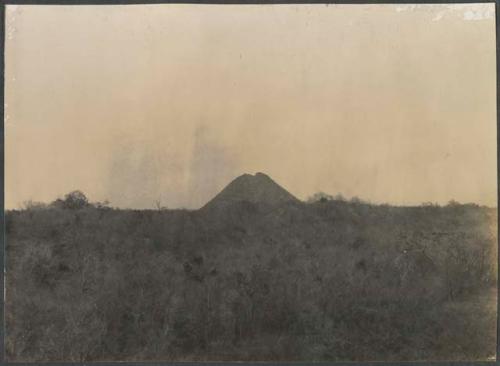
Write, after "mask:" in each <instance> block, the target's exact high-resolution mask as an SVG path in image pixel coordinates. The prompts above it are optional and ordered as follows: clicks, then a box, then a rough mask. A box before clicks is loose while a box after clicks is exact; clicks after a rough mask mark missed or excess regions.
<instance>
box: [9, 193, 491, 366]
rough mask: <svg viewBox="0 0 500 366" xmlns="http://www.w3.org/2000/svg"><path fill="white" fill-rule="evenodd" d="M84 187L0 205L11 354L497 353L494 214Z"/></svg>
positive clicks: (272, 357)
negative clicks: (94, 199) (153, 196)
mask: <svg viewBox="0 0 500 366" xmlns="http://www.w3.org/2000/svg"><path fill="white" fill-rule="evenodd" d="M80 193H81V192H80ZM80 193H78V194H75V193H72V194H69V195H67V196H66V197H65V198H64V199H62V200H59V201H56V202H57V203H54V204H51V205H34V206H33V205H31V206H29V205H27V206H26V207H25V208H24V209H23V210H13V211H9V212H7V214H6V235H7V246H6V255H7V257H6V258H7V274H6V281H7V282H6V291H7V293H6V321H7V334H6V351H7V358H8V359H9V360H10V361H36V362H41V361H98V360H102V361H105V360H128V361H133V360H141V361H145V360H158V361H208V360H210V361H219V360H220V361H230V360H232V361H234V360H240V361H260V360H266V361H341V360H350V361H367V360H370V361H373V360H384V361H391V360H394V361H406V360H478V359H486V358H487V357H489V356H491V355H494V353H495V348H496V283H497V277H496V273H497V267H496V263H497V262H496V258H497V256H496V253H497V244H496V243H497V228H496V223H497V211H496V209H490V208H486V207H480V206H477V205H461V204H456V203H453V204H450V205H447V206H444V207H440V206H437V205H434V204H428V205H423V206H420V207H391V206H388V205H384V206H377V205H372V204H366V203H363V202H362V201H359V200H355V201H352V202H350V201H349V202H348V201H345V200H343V199H330V198H329V197H326V198H325V196H322V195H319V196H318V197H319V199H317V200H311V202H310V203H303V202H287V203H283V204H281V205H279V206H268V205H265V204H259V203H251V202H245V201H242V202H235V203H233V204H232V205H230V206H227V207H224V209H218V208H214V209H207V210H199V211H187V210H168V209H164V208H163V207H162V206H161V205H160V204H158V209H156V210H142V211H139V210H118V209H111V208H109V207H108V206H107V205H106V204H90V203H89V202H88V200H87V199H86V197H85V196H84V195H83V194H80ZM323 198H325V199H323ZM160 208H162V209H160Z"/></svg>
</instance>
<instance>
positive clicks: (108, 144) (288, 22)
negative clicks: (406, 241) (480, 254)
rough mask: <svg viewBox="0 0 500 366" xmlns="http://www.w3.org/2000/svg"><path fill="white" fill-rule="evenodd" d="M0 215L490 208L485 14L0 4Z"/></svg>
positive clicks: (492, 76)
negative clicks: (328, 199)
mask: <svg viewBox="0 0 500 366" xmlns="http://www.w3.org/2000/svg"><path fill="white" fill-rule="evenodd" d="M5 57H6V69H5V139H6V140H5V144H6V145H5V151H6V156H5V185H6V188H5V205H6V208H7V209H9V208H17V207H21V206H22V205H23V202H25V201H28V200H33V201H42V202H50V201H52V200H54V199H56V198H58V197H62V196H63V195H64V194H66V193H68V192H70V191H72V190H75V189H79V190H82V191H83V192H84V193H85V194H86V195H87V196H88V197H89V199H90V200H91V201H103V200H109V201H110V202H111V205H112V206H115V207H123V208H153V207H155V202H156V201H158V200H160V201H161V204H162V205H164V206H167V207H169V208H178V207H184V208H198V207H200V206H202V205H203V204H205V203H206V202H207V201H208V200H210V199H211V198H212V197H213V196H214V195H215V194H217V193H218V192H219V191H220V190H221V189H223V188H224V186H225V185H227V184H228V183H229V182H230V181H231V180H232V179H234V178H236V177H237V176H239V175H241V174H243V173H250V174H253V173H255V172H264V173H266V174H268V175H269V176H270V177H271V178H272V179H274V180H275V181H276V182H277V183H278V184H280V185H282V186H283V187H284V188H285V189H287V190H288V191H290V192H291V193H292V194H294V195H295V196H297V197H298V198H300V199H306V198H307V197H309V196H311V195H313V194H314V193H315V192H318V191H323V192H326V193H329V194H332V195H335V194H337V193H341V194H343V195H344V196H346V197H352V196H357V197H361V198H363V199H366V200H369V201H372V202H375V203H390V204H396V205H414V204H420V203H423V202H436V203H440V204H445V203H447V202H448V201H450V200H452V199H454V200H456V201H459V202H475V203H479V204H484V205H490V206H496V204H497V197H496V192H497V180H496V176H497V165H496V111H495V109H496V100H495V99H496V92H495V83H496V73H495V19H494V4H448V5H411V4H410V5H397V4H393V5H373V4H372V5H321V4H317V5H187V4H184V5H174V4H166V5H113V6H104V5H101V6H59V5H56V6H48V5H43V6H41V5H35V6H29V5H19V6H16V5H8V6H7V12H6V43H5Z"/></svg>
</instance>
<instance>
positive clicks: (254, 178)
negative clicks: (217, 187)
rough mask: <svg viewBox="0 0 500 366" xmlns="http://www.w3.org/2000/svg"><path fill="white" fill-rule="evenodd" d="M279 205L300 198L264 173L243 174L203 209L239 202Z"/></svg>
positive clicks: (224, 206) (222, 206) (296, 200)
mask: <svg viewBox="0 0 500 366" xmlns="http://www.w3.org/2000/svg"><path fill="white" fill-rule="evenodd" d="M243 201H244V202H250V203H254V204H265V205H269V206H278V205H280V204H283V203H285V202H298V199H297V198H295V197H294V196H293V195H291V194H290V193H289V192H288V191H286V190H285V189H284V188H283V187H281V186H280V185H278V184H277V183H276V182H274V181H273V180H272V179H271V178H270V177H269V176H267V175H266V174H264V173H256V174H255V175H251V174H243V175H241V176H239V177H238V178H236V179H234V180H233V181H232V182H231V183H229V184H228V185H227V186H226V187H225V188H224V189H223V190H222V191H221V192H220V193H219V194H217V195H216V196H215V197H214V198H213V199H212V200H211V201H209V202H208V203H207V204H206V205H205V206H204V207H203V208H202V209H213V208H226V207H227V206H230V205H232V204H234V203H237V202H243Z"/></svg>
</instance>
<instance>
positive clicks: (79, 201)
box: [52, 191, 90, 210]
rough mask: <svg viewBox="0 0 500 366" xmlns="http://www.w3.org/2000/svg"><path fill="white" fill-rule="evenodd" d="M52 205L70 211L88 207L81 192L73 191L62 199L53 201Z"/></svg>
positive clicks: (87, 202) (85, 198) (86, 200)
mask: <svg viewBox="0 0 500 366" xmlns="http://www.w3.org/2000/svg"><path fill="white" fill-rule="evenodd" d="M52 205H54V206H56V207H61V208H64V209H70V210H79V209H81V208H84V207H87V206H89V205H90V204H89V200H88V199H87V197H86V196H85V194H83V192H81V191H73V192H70V193H68V194H67V195H65V196H64V199H57V200H55V201H54V202H53V203H52Z"/></svg>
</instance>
